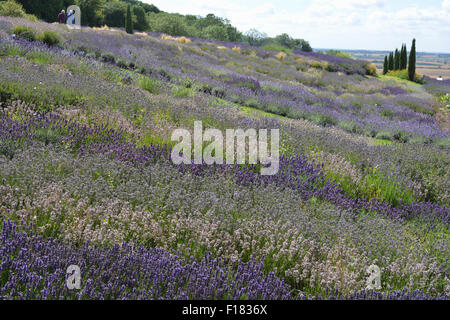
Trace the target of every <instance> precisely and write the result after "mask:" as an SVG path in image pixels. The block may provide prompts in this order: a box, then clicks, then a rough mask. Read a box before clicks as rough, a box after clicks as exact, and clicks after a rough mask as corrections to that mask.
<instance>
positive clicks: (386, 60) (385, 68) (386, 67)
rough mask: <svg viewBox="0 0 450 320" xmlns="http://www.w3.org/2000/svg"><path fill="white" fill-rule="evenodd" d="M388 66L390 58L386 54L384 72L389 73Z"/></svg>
mask: <svg viewBox="0 0 450 320" xmlns="http://www.w3.org/2000/svg"><path fill="white" fill-rule="evenodd" d="M388 67H389V66H388V58H387V56H384V65H383V74H386V73H388Z"/></svg>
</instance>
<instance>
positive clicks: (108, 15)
mask: <svg viewBox="0 0 450 320" xmlns="http://www.w3.org/2000/svg"><path fill="white" fill-rule="evenodd" d="M126 12H127V5H126V4H125V3H124V2H121V1H117V0H111V1H108V2H106V4H105V9H104V12H103V13H104V16H105V18H104V22H105V24H106V25H108V26H109V27H123V26H124V19H123V17H125V15H126Z"/></svg>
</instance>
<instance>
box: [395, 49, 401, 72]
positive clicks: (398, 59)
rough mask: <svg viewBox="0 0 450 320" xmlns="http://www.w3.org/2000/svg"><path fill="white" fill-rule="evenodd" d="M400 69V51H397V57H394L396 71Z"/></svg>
mask: <svg viewBox="0 0 450 320" xmlns="http://www.w3.org/2000/svg"><path fill="white" fill-rule="evenodd" d="M399 69H400V52H399V51H398V49H395V56H394V70H399Z"/></svg>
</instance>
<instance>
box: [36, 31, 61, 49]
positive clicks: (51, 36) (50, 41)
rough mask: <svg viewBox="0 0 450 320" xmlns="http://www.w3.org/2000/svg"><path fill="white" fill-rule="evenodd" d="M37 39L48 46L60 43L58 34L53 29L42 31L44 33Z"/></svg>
mask: <svg viewBox="0 0 450 320" xmlns="http://www.w3.org/2000/svg"><path fill="white" fill-rule="evenodd" d="M39 41H42V42H43V43H45V44H46V45H48V46H59V44H60V43H61V39H60V37H59V35H58V34H57V33H55V32H53V31H44V33H43V34H41V35H40V36H39Z"/></svg>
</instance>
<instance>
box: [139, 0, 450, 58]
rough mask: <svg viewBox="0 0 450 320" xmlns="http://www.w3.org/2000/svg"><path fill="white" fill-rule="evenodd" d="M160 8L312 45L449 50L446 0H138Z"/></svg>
mask: <svg viewBox="0 0 450 320" xmlns="http://www.w3.org/2000/svg"><path fill="white" fill-rule="evenodd" d="M142 1H144V2H147V3H153V4H154V5H156V6H157V7H158V8H159V9H160V10H163V11H166V12H178V13H182V14H195V15H202V16H205V15H206V14H208V13H214V14H215V15H218V16H220V17H225V18H228V19H229V20H231V23H232V24H233V25H234V26H236V27H237V28H238V29H239V30H240V31H244V32H245V31H247V30H249V29H251V28H256V29H258V30H259V31H262V32H265V33H267V34H268V35H269V36H275V35H278V34H280V33H283V32H286V33H288V34H290V35H291V36H293V37H296V38H303V39H305V40H308V41H309V42H310V43H311V45H312V46H313V47H314V48H337V49H370V50H392V49H393V48H395V47H400V46H401V44H402V43H403V42H407V43H408V46H410V44H411V40H412V38H414V37H415V38H416V39H417V50H418V51H426V52H447V53H450V0H395V1H394V0H281V1H280V0H279V1H266V0H192V1H189V0H142Z"/></svg>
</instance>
